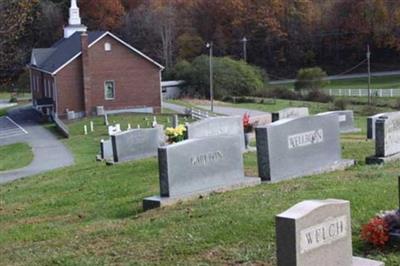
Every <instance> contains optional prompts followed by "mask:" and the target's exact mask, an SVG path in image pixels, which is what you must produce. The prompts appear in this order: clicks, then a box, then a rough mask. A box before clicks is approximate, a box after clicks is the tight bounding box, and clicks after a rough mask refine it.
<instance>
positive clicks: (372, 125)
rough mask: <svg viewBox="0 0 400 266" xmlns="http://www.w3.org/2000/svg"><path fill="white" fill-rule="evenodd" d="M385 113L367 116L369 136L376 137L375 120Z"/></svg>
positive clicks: (369, 137) (370, 137)
mask: <svg viewBox="0 0 400 266" xmlns="http://www.w3.org/2000/svg"><path fill="white" fill-rule="evenodd" d="M383 115H385V113H381V114H377V115H373V116H370V117H368V118H367V138H368V139H375V122H376V120H378V118H379V117H381V116H383Z"/></svg>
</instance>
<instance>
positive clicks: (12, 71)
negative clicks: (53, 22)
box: [0, 0, 39, 82]
mask: <svg viewBox="0 0 400 266" xmlns="http://www.w3.org/2000/svg"><path fill="white" fill-rule="evenodd" d="M38 9H39V1H38V0H3V1H1V2H0V80H1V82H7V81H10V80H11V79H14V78H16V77H17V76H18V75H19V73H20V72H21V70H22V68H23V66H24V65H25V63H26V60H27V58H28V56H29V52H30V47H31V46H32V40H31V38H32V36H31V31H30V29H31V28H32V25H33V21H34V19H35V17H36V15H37V11H38Z"/></svg>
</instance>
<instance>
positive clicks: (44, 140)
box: [0, 106, 74, 184]
mask: <svg viewBox="0 0 400 266" xmlns="http://www.w3.org/2000/svg"><path fill="white" fill-rule="evenodd" d="M39 120H40V117H39V115H38V114H37V113H36V111H34V110H33V109H32V108H31V107H30V106H29V107H20V108H16V109H13V110H12V111H10V112H9V114H8V117H2V118H0V146H3V145H7V144H13V143H18V142H25V143H28V144H29V145H30V146H31V147H32V150H33V154H34V159H33V161H32V163H31V164H30V165H28V166H27V167H24V168H21V169H16V170H11V171H6V172H0V184H2V183H7V182H11V181H14V180H17V179H20V178H24V177H28V176H32V175H36V174H40V173H44V172H47V171H50V170H53V169H57V168H61V167H66V166H70V165H72V164H73V163H74V158H73V156H72V154H71V152H70V151H69V150H68V149H67V148H66V147H65V146H64V145H63V144H62V143H61V141H59V140H58V139H57V137H56V136H54V135H53V134H52V133H51V132H50V131H48V130H47V129H45V128H43V127H42V126H41V125H40V124H39ZM2 156H6V155H4V154H2Z"/></svg>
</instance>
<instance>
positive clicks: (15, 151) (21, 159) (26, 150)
mask: <svg viewBox="0 0 400 266" xmlns="http://www.w3.org/2000/svg"><path fill="white" fill-rule="evenodd" d="M32 160H33V152H32V148H31V147H30V146H29V145H28V144H26V143H15V144H11V145H6V146H0V172H1V171H8V170H13V169H18V168H22V167H24V166H27V165H29V164H30V163H31V162H32Z"/></svg>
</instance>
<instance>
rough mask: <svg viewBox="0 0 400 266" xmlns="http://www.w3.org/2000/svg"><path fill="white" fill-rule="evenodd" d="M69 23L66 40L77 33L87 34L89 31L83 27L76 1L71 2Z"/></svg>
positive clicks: (66, 29) (66, 28)
mask: <svg viewBox="0 0 400 266" xmlns="http://www.w3.org/2000/svg"><path fill="white" fill-rule="evenodd" d="M68 23H69V25H68V26H66V27H64V38H69V37H70V36H71V35H72V34H74V33H75V32H85V31H86V30H87V27H86V26H85V25H82V22H81V17H80V15H79V7H78V5H77V4H76V0H71V7H70V8H69V20H68Z"/></svg>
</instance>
